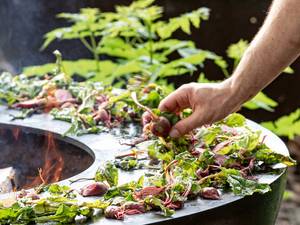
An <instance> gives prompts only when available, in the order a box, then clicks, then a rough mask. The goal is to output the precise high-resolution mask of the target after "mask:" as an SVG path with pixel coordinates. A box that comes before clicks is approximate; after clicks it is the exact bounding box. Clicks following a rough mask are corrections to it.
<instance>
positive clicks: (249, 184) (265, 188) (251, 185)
mask: <svg viewBox="0 0 300 225" xmlns="http://www.w3.org/2000/svg"><path fill="white" fill-rule="evenodd" d="M227 182H228V184H229V185H230V188H231V190H232V192H233V193H234V194H235V195H241V196H246V195H253V194H254V193H256V192H257V193H260V194H265V193H267V192H269V191H271V188H270V186H269V185H268V184H261V183H258V182H256V181H253V180H248V179H245V178H243V177H241V176H236V175H228V177H227Z"/></svg>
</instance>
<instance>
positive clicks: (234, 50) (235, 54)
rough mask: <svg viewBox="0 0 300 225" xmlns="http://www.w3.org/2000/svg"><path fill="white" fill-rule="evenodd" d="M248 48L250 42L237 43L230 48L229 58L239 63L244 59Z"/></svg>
mask: <svg viewBox="0 0 300 225" xmlns="http://www.w3.org/2000/svg"><path fill="white" fill-rule="evenodd" d="M248 46H249V42H248V41H246V40H243V39H241V40H239V41H238V42H237V43H235V44H231V45H230V46H229V47H228V49H227V56H228V57H229V58H232V59H234V60H237V61H238V62H239V61H240V60H241V58H242V57H243V55H244V53H245V51H246V50H247V48H248Z"/></svg>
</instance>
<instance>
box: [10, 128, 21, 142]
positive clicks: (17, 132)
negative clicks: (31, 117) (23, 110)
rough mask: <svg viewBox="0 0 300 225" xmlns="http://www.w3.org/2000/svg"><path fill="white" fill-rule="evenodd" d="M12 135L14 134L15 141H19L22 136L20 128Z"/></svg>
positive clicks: (14, 130) (15, 129)
mask: <svg viewBox="0 0 300 225" xmlns="http://www.w3.org/2000/svg"><path fill="white" fill-rule="evenodd" d="M12 134H13V136H14V138H15V140H16V141H17V140H18V139H19V136H20V128H18V127H16V128H13V130H12Z"/></svg>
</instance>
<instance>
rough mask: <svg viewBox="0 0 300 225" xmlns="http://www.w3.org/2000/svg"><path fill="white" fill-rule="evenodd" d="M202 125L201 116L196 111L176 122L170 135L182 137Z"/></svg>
mask: <svg viewBox="0 0 300 225" xmlns="http://www.w3.org/2000/svg"><path fill="white" fill-rule="evenodd" d="M201 125H202V123H201V118H200V117H199V115H197V114H196V113H195V112H194V113H193V114H192V115H190V116H189V117H187V118H185V119H183V120H180V121H179V122H178V123H176V124H175V125H174V126H173V128H172V130H171V132H170V136H171V137H173V138H178V137H181V136H182V135H184V134H187V133H188V132H190V131H192V130H193V129H195V128H197V127H200V126H201Z"/></svg>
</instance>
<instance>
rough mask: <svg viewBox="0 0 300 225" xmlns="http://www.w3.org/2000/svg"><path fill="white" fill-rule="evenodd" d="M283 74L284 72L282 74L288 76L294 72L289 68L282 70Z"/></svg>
mask: <svg viewBox="0 0 300 225" xmlns="http://www.w3.org/2000/svg"><path fill="white" fill-rule="evenodd" d="M283 72H284V73H288V74H293V73H295V71H294V70H293V68H291V67H287V68H285V70H284V71H283Z"/></svg>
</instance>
